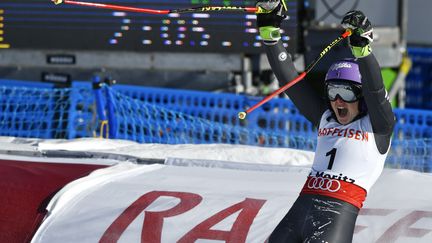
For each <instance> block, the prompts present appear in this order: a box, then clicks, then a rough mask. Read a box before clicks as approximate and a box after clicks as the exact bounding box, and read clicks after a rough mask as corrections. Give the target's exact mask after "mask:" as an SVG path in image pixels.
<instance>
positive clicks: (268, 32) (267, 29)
mask: <svg viewBox="0 0 432 243" xmlns="http://www.w3.org/2000/svg"><path fill="white" fill-rule="evenodd" d="M256 7H257V8H258V11H257V27H258V28H259V32H260V36H261V38H262V39H263V40H264V42H270V43H276V42H277V41H278V40H279V39H280V38H281V35H280V25H281V23H282V20H284V19H285V18H286V16H285V15H283V10H287V8H286V4H285V0H258V1H257V2H256Z"/></svg>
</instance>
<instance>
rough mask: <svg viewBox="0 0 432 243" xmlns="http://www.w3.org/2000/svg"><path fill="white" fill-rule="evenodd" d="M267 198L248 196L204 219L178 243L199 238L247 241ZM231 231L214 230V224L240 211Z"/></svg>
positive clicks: (186, 242) (230, 241) (232, 241)
mask: <svg viewBox="0 0 432 243" xmlns="http://www.w3.org/2000/svg"><path fill="white" fill-rule="evenodd" d="M264 203H265V200H258V199H251V198H246V199H245V200H244V201H242V202H240V203H237V204H235V205H233V206H231V207H228V208H226V209H224V210H222V211H220V212H219V213H217V214H215V215H213V216H211V217H210V218H208V219H206V220H204V221H203V222H201V223H200V224H198V225H197V226H195V227H194V228H193V229H192V230H191V231H189V232H188V233H187V234H186V235H184V236H183V237H182V238H181V239H180V240H179V241H178V243H189V242H195V241H196V240H198V239H210V240H223V241H225V242H226V243H234V242H246V238H247V234H248V232H249V229H250V227H251V225H252V222H253V220H254V218H255V216H256V215H257V214H258V212H259V210H260V209H261V207H262V206H263V205H264ZM240 210H241V212H240V213H239V215H238V216H237V219H236V220H235V222H234V224H233V226H232V228H231V230H230V231H223V230H212V229H210V228H211V227H212V226H214V225H216V224H217V223H219V222H221V221H222V220H224V219H226V218H227V217H228V216H230V215H232V214H234V213H236V212H238V211H240Z"/></svg>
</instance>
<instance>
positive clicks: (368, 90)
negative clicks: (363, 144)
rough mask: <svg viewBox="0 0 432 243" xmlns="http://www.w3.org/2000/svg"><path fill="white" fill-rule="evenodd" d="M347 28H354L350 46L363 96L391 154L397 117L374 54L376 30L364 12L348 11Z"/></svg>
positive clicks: (383, 146) (379, 142)
mask: <svg viewBox="0 0 432 243" xmlns="http://www.w3.org/2000/svg"><path fill="white" fill-rule="evenodd" d="M342 26H343V27H344V28H350V29H353V34H352V35H351V36H350V37H349V44H350V46H351V50H352V53H353V55H354V56H355V57H356V58H358V60H357V62H358V64H359V67H360V73H361V75H362V83H363V96H364V99H365V102H366V106H367V108H368V114H369V116H370V119H371V123H372V128H373V132H374V134H375V136H376V137H377V146H378V149H379V150H380V152H381V153H383V152H385V151H387V149H388V146H389V143H390V138H391V134H392V132H393V128H394V125H395V116H394V113H393V110H392V107H391V104H390V102H389V100H388V95H387V91H386V89H385V87H384V84H383V79H382V76H381V70H380V66H379V64H378V62H377V60H376V58H375V56H374V55H373V54H372V48H371V46H370V43H371V42H372V41H373V28H372V26H371V23H370V21H369V20H368V18H367V17H366V16H365V15H364V14H363V13H362V12H360V11H351V12H348V13H347V14H346V15H345V17H344V19H343V20H342Z"/></svg>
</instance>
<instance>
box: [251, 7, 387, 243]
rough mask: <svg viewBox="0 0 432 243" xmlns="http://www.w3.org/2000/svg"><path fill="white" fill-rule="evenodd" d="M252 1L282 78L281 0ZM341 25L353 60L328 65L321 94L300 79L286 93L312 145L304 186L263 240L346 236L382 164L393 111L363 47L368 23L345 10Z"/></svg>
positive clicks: (334, 242) (288, 75) (285, 73)
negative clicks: (314, 132)
mask: <svg viewBox="0 0 432 243" xmlns="http://www.w3.org/2000/svg"><path fill="white" fill-rule="evenodd" d="M257 7H258V8H259V10H260V11H259V12H260V13H257V26H258V28H259V33H260V36H261V38H262V39H263V42H264V48H265V51H266V54H267V57H268V60H269V62H270V65H271V68H272V70H273V72H274V73H275V75H276V77H277V78H278V80H279V81H280V82H288V81H290V80H292V79H294V78H295V77H296V76H297V75H298V73H297V72H296V70H295V68H294V65H293V62H292V60H291V57H290V55H289V54H288V53H287V52H286V49H285V48H284V47H283V45H282V42H281V41H280V36H281V35H280V24H281V22H282V20H283V19H284V18H285V16H284V15H283V10H284V8H286V5H285V3H284V0H259V1H257ZM342 27H344V28H345V29H348V28H349V29H351V30H352V32H353V33H352V35H351V36H350V37H349V40H348V41H349V46H350V48H351V51H352V53H353V56H354V58H351V59H346V60H341V61H338V62H336V63H334V64H332V65H331V66H330V68H329V69H328V72H327V75H326V77H325V81H324V82H325V93H326V98H325V99H323V98H322V97H321V96H320V95H319V94H318V92H316V90H315V89H314V88H312V86H311V84H310V83H308V81H307V80H303V81H301V82H299V83H298V84H296V85H294V86H293V87H291V88H290V89H288V90H287V91H286V94H287V95H288V96H289V97H290V98H291V100H292V101H293V102H294V104H295V105H296V106H297V108H298V109H299V110H300V112H301V113H302V114H303V115H304V116H305V117H306V118H307V119H308V120H309V121H310V122H312V123H313V124H314V125H315V126H316V127H317V128H318V143H317V148H316V151H315V158H314V161H313V165H312V169H311V172H310V174H309V176H308V177H307V179H306V182H305V184H304V186H303V189H302V190H301V192H300V195H299V197H298V198H297V200H296V201H295V203H294V204H293V206H292V207H291V209H290V210H289V212H288V213H287V215H286V216H285V217H284V218H283V220H282V221H281V222H280V223H279V225H278V226H277V227H276V229H275V230H274V231H273V233H272V234H271V236H270V238H269V242H277V243H281V242H282V243H283V242H286V243H295V242H315V243H318V242H319V243H323V242H328V243H347V242H352V238H353V233H354V226H355V221H356V219H357V215H358V212H359V210H360V208H361V207H362V206H363V202H364V200H365V198H366V195H367V192H368V191H369V190H370V188H371V187H372V185H373V184H374V183H375V182H376V180H377V179H378V177H379V176H380V174H381V172H382V170H383V167H384V161H385V159H386V157H387V153H388V151H389V149H390V141H391V135H392V131H393V127H394V124H395V117H394V114H393V111H392V108H391V105H390V103H389V101H388V97H387V92H386V90H385V88H384V85H383V80H382V77H381V71H380V67H379V64H378V62H377V60H376V59H375V57H374V55H373V54H372V49H371V47H370V43H371V42H372V41H373V29H372V26H371V23H370V21H369V20H368V18H367V17H366V16H365V15H364V14H363V13H362V12H361V11H350V12H348V13H346V14H345V16H344V17H343V20H342ZM281 85H284V83H282V84H281Z"/></svg>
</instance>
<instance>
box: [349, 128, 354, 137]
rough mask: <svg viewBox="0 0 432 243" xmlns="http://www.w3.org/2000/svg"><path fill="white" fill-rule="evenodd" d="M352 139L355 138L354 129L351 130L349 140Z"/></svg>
mask: <svg viewBox="0 0 432 243" xmlns="http://www.w3.org/2000/svg"><path fill="white" fill-rule="evenodd" d="M352 137H354V129H350V130H349V135H348V138H352Z"/></svg>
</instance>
